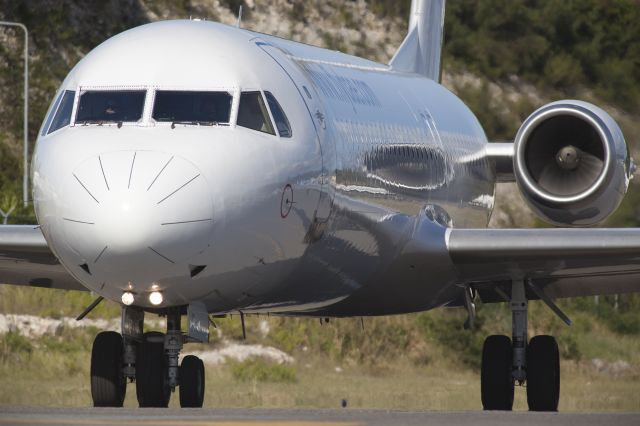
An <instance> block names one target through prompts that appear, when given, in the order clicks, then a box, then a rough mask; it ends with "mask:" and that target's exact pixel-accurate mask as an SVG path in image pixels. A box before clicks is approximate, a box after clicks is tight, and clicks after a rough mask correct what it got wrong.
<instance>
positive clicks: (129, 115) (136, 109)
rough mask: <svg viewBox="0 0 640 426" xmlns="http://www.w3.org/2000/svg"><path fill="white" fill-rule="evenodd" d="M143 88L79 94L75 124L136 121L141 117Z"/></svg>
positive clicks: (93, 91)
mask: <svg viewBox="0 0 640 426" xmlns="http://www.w3.org/2000/svg"><path fill="white" fill-rule="evenodd" d="M145 94H146V92H145V91H144V90H91V91H86V92H84V93H82V94H81V95H80V101H79V102H78V113H77V115H76V124H88V123H98V124H101V123H122V122H136V121H139V120H140V119H141V118H142V111H143V109H144V98H145Z"/></svg>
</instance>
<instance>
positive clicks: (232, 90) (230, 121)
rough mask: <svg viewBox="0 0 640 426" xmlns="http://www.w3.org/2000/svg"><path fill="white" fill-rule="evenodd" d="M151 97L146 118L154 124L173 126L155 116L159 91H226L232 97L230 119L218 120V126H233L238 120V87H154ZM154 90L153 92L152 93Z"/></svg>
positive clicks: (151, 89) (170, 122)
mask: <svg viewBox="0 0 640 426" xmlns="http://www.w3.org/2000/svg"><path fill="white" fill-rule="evenodd" d="M149 92H150V93H149V97H148V99H147V102H148V104H147V105H146V107H145V112H146V110H147V108H148V110H149V111H148V115H147V114H145V118H147V120H148V121H149V123H150V124H151V125H153V126H165V125H169V126H172V121H167V120H156V119H155V118H154V117H153V113H154V109H155V104H156V96H157V94H158V92H195V93H202V92H211V93H225V94H227V95H229V96H230V97H231V104H230V105H229V119H228V121H227V122H217V123H216V125H215V126H214V127H216V126H222V127H232V126H234V125H235V121H236V117H235V114H234V112H235V111H234V107H237V105H236V96H237V90H236V88H229V87H225V88H211V87H207V88H194V87H189V88H184V87H179V88H178V87H164V86H163V87H153V88H150V89H149ZM151 92H152V93H151Z"/></svg>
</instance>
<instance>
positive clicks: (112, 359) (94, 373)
mask: <svg viewBox="0 0 640 426" xmlns="http://www.w3.org/2000/svg"><path fill="white" fill-rule="evenodd" d="M122 349H123V344H122V336H121V335H120V334H119V333H116V332H114V331H103V332H101V333H98V335H97V336H96V338H95V340H94V341H93V348H92V350H91V398H92V399H93V406H94V407H122V403H123V402H124V397H125V394H126V391H127V381H126V379H125V377H124V375H123V374H122Z"/></svg>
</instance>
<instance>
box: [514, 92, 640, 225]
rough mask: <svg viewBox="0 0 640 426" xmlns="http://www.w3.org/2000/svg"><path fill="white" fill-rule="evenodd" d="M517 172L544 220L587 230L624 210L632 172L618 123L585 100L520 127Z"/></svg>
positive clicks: (551, 107) (538, 114)
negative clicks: (623, 201) (619, 210)
mask: <svg viewBox="0 0 640 426" xmlns="http://www.w3.org/2000/svg"><path fill="white" fill-rule="evenodd" d="M514 145H515V146H514V157H513V170H514V174H515V178H516V182H517V184H518V187H519V188H520V191H522V194H523V195H524V198H525V200H526V201H527V203H528V204H529V206H530V207H531V208H532V210H533V211H534V212H535V213H536V214H538V215H539V216H540V217H541V218H542V219H543V220H545V221H547V222H549V223H552V224H555V225H561V226H589V225H593V224H596V223H598V222H601V221H602V220H604V219H606V218H607V217H608V216H609V215H610V214H611V213H613V212H614V211H615V210H616V208H617V207H618V206H619V205H620V202H621V201H622V198H623V197H624V195H625V193H626V191H627V187H628V185H629V179H630V178H631V175H632V173H633V170H632V167H633V166H632V163H631V159H630V157H629V151H628V149H627V145H626V143H625V140H624V136H623V134H622V131H621V130H620V127H619V126H618V124H617V123H616V122H615V121H614V120H613V118H611V116H610V115H609V114H607V113H606V112H605V111H603V110H602V109H600V108H598V107H597V106H595V105H592V104H589V103H587V102H582V101H574V100H564V101H558V102H552V103H550V104H547V105H545V106H543V107H541V108H539V109H538V110H537V111H535V112H534V113H533V114H531V115H530V116H529V117H528V118H527V119H526V120H525V121H524V123H523V124H522V126H521V127H520V129H519V130H518V134H517V135H516V139H515V142H514Z"/></svg>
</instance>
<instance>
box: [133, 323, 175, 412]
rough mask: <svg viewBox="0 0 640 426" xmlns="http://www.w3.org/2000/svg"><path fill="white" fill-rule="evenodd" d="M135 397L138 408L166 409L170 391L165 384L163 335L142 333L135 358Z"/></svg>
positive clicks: (165, 363)
mask: <svg viewBox="0 0 640 426" xmlns="http://www.w3.org/2000/svg"><path fill="white" fill-rule="evenodd" d="M136 396H137V397H138V405H140V407H166V406H167V405H169V398H170V397H171V390H170V388H169V384H168V382H167V356H166V355H165V352H164V334H162V333H159V332H148V333H144V338H143V340H142V343H141V344H140V346H139V347H138V354H137V358H136Z"/></svg>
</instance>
